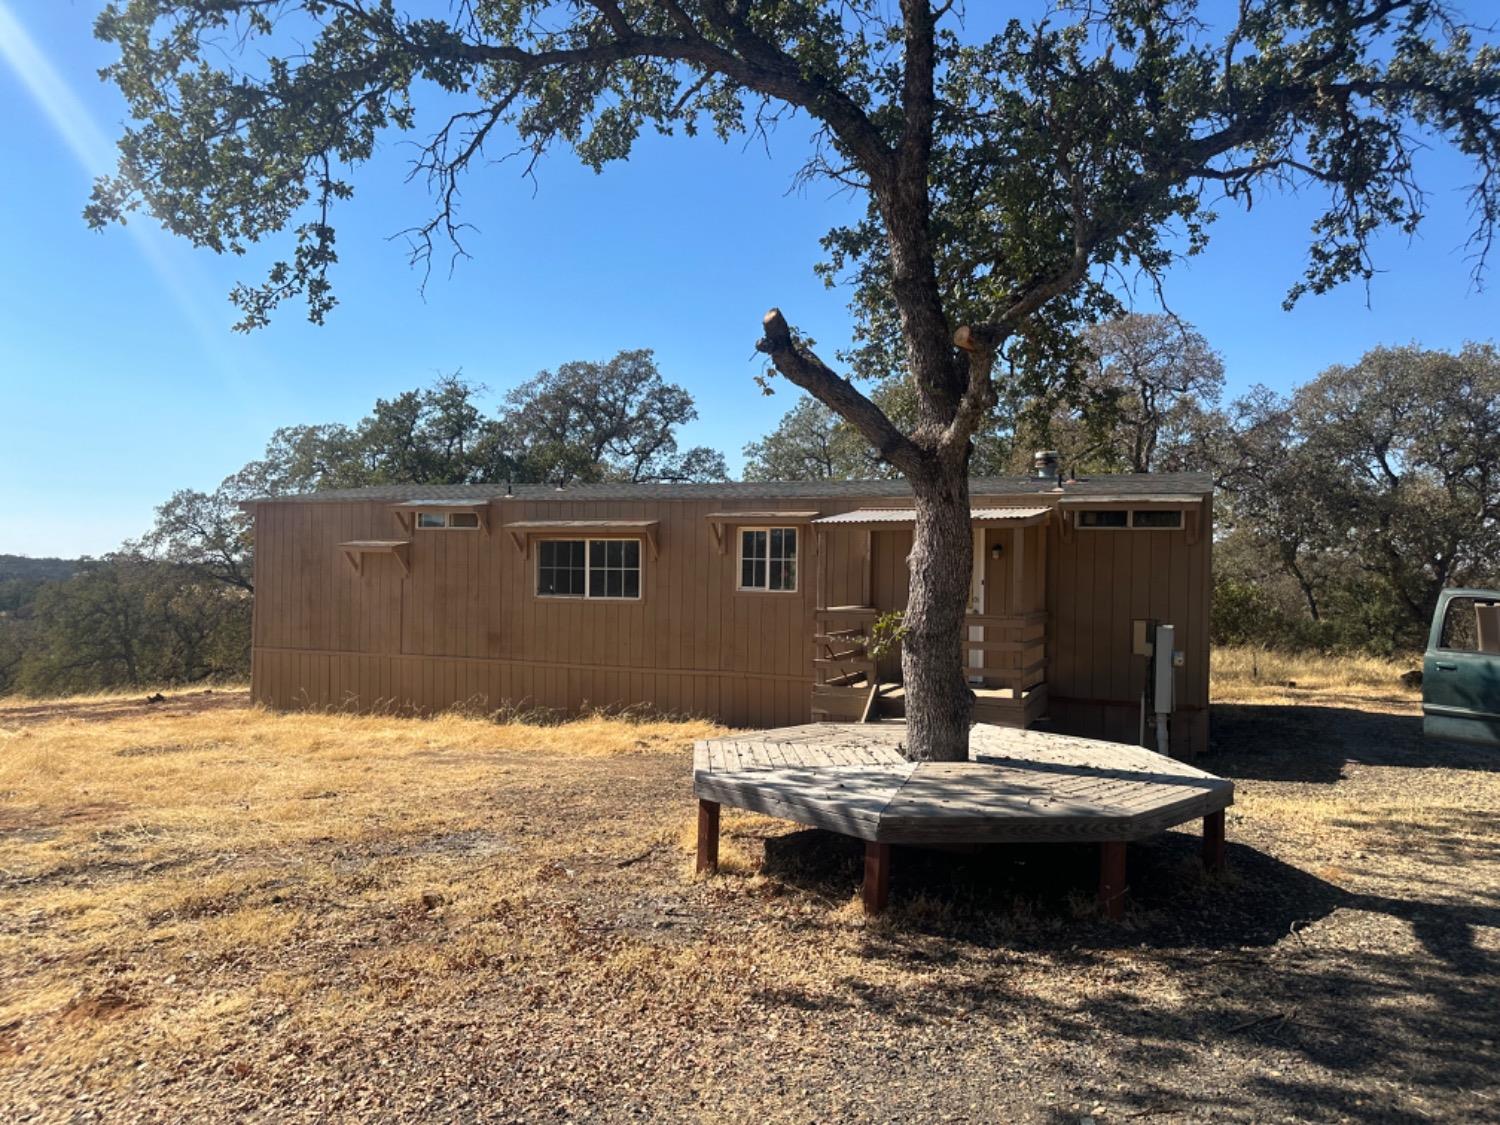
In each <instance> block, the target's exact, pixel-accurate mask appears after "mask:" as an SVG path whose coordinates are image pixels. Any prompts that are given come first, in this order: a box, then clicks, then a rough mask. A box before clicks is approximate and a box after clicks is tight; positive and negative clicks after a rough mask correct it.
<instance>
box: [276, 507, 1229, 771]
mask: <svg viewBox="0 0 1500 1125" xmlns="http://www.w3.org/2000/svg"><path fill="white" fill-rule="evenodd" d="M977 502H978V501H977V500H976V503H977ZM1001 502H1004V501H1001ZM1010 502H1011V503H1017V502H1021V501H1018V500H1017V499H1016V498H1014V497H1012V498H1010ZM1024 502H1027V503H1035V502H1036V498H1034V497H1028V498H1027V499H1026V501H1024ZM868 503H869V501H867V500H866V501H864V502H863V503H862V502H860V501H856V500H854V499H851V498H849V497H839V498H830V499H824V500H817V501H807V502H798V503H797V504H795V505H792V506H793V507H798V508H807V509H816V510H818V511H819V512H820V513H821V514H823V515H831V514H834V513H837V512H842V511H849V510H852V509H854V508H857V507H861V506H867V505H868ZM754 506H755V505H753V504H748V503H739V504H733V503H726V502H725V501H723V500H718V501H696V500H693V501H679V500H671V501H667V500H642V501H610V502H599V501H587V500H578V499H574V498H568V497H565V496H562V497H559V498H558V499H556V500H552V499H547V500H533V499H527V500H520V499H506V500H496V501H495V502H494V503H493V504H492V505H491V507H490V530H489V532H488V533H487V534H486V533H485V532H483V531H479V530H474V531H468V530H463V531H460V530H442V531H438V530H431V531H421V530H418V531H414V532H412V533H411V535H410V536H409V538H410V539H411V548H410V565H411V572H410V574H409V575H404V574H403V573H402V570H401V567H400V564H399V563H398V561H397V560H396V559H395V558H394V557H391V556H389V555H368V556H365V557H364V559H363V566H362V573H358V574H357V573H355V571H354V569H353V568H352V567H350V566H349V564H348V563H347V561H346V560H345V558H344V556H343V554H342V553H341V552H340V550H339V547H338V545H339V544H340V543H343V542H348V541H351V540H357V539H396V538H406V537H407V536H406V535H405V533H404V531H403V529H402V528H401V526H400V524H399V523H398V522H397V520H396V517H395V515H394V513H393V512H392V510H391V507H390V504H389V502H387V501H348V502H331V501H319V502H311V503H308V502H296V501H287V502H264V503H261V504H258V505H257V506H256V510H255V517H256V601H255V620H254V626H253V634H252V635H253V646H254V650H253V653H252V675H253V680H254V685H253V690H254V695H255V698H256V699H257V700H259V701H261V702H263V703H266V704H268V705H271V706H276V707H283V708H296V707H343V708H350V709H357V710H371V709H377V708H388V709H393V710H412V711H419V712H427V711H433V710H438V709H441V708H445V707H450V706H454V705H468V706H472V707H474V708H476V709H494V708H500V707H516V708H530V707H542V708H549V709H558V710H576V709H578V708H580V707H584V706H598V707H623V706H632V705H639V704H648V705H651V706H653V707H655V708H658V709H660V710H662V711H667V712H680V713H691V714H702V715H712V716H716V717H718V718H720V719H722V720H723V721H725V722H728V723H731V724H737V725H747V726H770V725H781V724H789V723H797V722H805V721H807V720H808V719H809V718H810V691H811V683H812V664H811V658H812V643H811V638H812V635H813V632H814V627H813V626H814V619H813V610H814V608H815V605H816V601H817V596H818V590H817V580H818V576H819V573H820V572H821V574H822V580H823V582H824V590H823V593H824V598H825V601H826V603H827V604H829V605H855V604H866V603H868V602H871V601H873V603H874V604H876V605H877V606H879V607H881V608H884V609H900V608H903V607H904V606H905V604H906V597H907V590H908V586H909V575H908V574H907V569H906V556H907V554H908V552H909V551H910V548H911V532H910V529H909V528H899V529H892V530H882V531H878V532H874V533H870V532H868V531H865V530H862V529H855V528H839V527H830V528H828V529H826V530H825V531H824V532H823V533H822V535H821V536H819V535H817V534H815V533H814V532H813V531H812V529H810V528H808V527H805V526H804V527H802V528H800V529H799V536H798V540H799V547H798V572H799V578H798V588H797V590H796V592H794V593H770V592H747V591H741V590H739V589H738V572H739V566H738V563H739V557H738V537H737V533H736V531H735V530H734V529H733V528H726V529H725V546H724V550H723V552H722V553H720V551H719V549H718V548H717V546H716V545H715V543H714V539H713V536H712V534H711V533H710V530H709V521H708V520H707V518H706V517H707V516H708V514H709V513H710V512H714V511H722V510H725V509H726V508H729V509H733V508H736V507H740V508H748V507H754ZM760 506H762V507H764V506H766V505H764V504H762V505H760ZM1207 507H1208V506H1207V505H1205V513H1204V516H1203V524H1204V526H1203V528H1202V531H1201V533H1200V534H1199V536H1198V538H1197V541H1196V542H1195V543H1192V544H1189V543H1188V541H1187V540H1188V537H1187V535H1186V533H1185V532H1182V531H1082V530H1079V531H1074V532H1073V533H1072V535H1071V536H1070V537H1069V539H1068V541H1066V542H1065V541H1062V539H1061V538H1060V537H1059V533H1058V527H1057V523H1056V521H1055V520H1054V521H1053V522H1052V523H1051V524H1049V525H1047V526H1045V527H1033V528H1027V529H1021V530H1020V531H1019V532H1017V531H1015V530H1012V529H1003V528H999V529H994V530H991V531H989V532H988V533H987V536H986V544H987V545H988V544H990V543H994V542H998V543H1001V544H1003V545H1004V546H1005V550H1006V554H1007V556H1008V558H1009V557H1014V552H1015V550H1016V543H1017V537H1018V535H1019V536H1022V537H1024V556H1025V562H1026V568H1025V576H1024V578H1023V583H1022V585H1021V587H1020V588H1019V589H1016V588H1014V587H1013V585H1012V583H1011V581H1010V579H1009V577H1008V575H1007V576H1006V577H1002V576H1001V574H1000V573H999V572H993V573H992V572H990V571H989V569H988V568H990V566H991V563H990V562H989V561H988V560H987V561H986V568H987V578H986V582H987V589H988V591H989V597H990V604H989V607H988V608H989V612H991V613H1000V612H1010V611H1011V610H1012V609H1016V610H1017V611H1024V610H1025V609H1028V608H1042V607H1043V606H1044V607H1045V608H1046V610H1047V611H1048V614H1049V619H1048V669H1047V681H1048V685H1049V689H1050V692H1051V698H1052V701H1053V703H1052V707H1051V711H1052V718H1053V719H1054V720H1055V723H1056V725H1057V727H1058V729H1064V730H1071V731H1075V732H1077V733H1082V734H1094V735H1099V736H1103V737H1110V738H1116V739H1120V740H1127V741H1128V740H1130V739H1133V738H1134V734H1135V724H1136V711H1135V706H1136V702H1135V701H1136V697H1137V696H1138V694H1139V690H1140V682H1141V676H1142V675H1143V669H1142V667H1141V663H1142V662H1141V661H1140V659H1139V658H1137V657H1132V656H1131V655H1130V640H1131V638H1130V622H1131V619H1132V618H1134V617H1154V618H1159V619H1161V620H1165V621H1170V622H1172V623H1173V624H1176V625H1178V628H1179V637H1180V638H1181V639H1180V641H1179V643H1180V644H1181V645H1182V647H1183V648H1184V650H1185V651H1186V653H1187V667H1186V668H1185V669H1184V671H1183V679H1182V682H1181V684H1180V688H1181V696H1180V699H1181V703H1182V706H1183V708H1184V717H1183V722H1182V723H1181V724H1180V726H1181V727H1182V729H1183V731H1184V733H1185V735H1186V736H1187V737H1188V738H1189V740H1190V744H1191V746H1192V748H1194V749H1201V748H1202V743H1203V742H1204V740H1205V739H1206V733H1207V702H1208V698H1207V695H1208V598H1209V594H1210V590H1211V585H1212V584H1211V581H1210V579H1209V572H1208V565H1209V551H1210V540H1211V534H1210V532H1211V528H1210V527H1209V526H1208V512H1207V510H1206V509H1207ZM560 519H613V520H630V519H635V520H656V521H659V522H658V529H657V532H656V536H657V541H658V545H659V548H660V554H659V557H657V558H652V557H651V553H650V550H649V548H648V547H647V546H646V545H645V544H644V543H643V545H642V567H643V573H642V588H641V598H640V600H639V601H618V602H616V601H605V600H575V599H548V598H539V597H537V596H536V593H535V555H536V551H535V545H534V544H533V545H532V548H531V551H530V553H529V557H528V556H527V555H523V553H522V552H521V551H519V550H518V549H517V547H516V544H515V543H514V542H513V540H512V538H511V535H510V534H509V533H507V532H506V530H505V528H504V525H505V524H507V523H511V522H516V521H522V520H560ZM611 534H615V533H611ZM820 538H821V540H822V542H823V544H824V548H823V552H822V554H821V556H819V555H818V554H817V553H816V550H815V549H816V544H817V543H818V541H819V539H820ZM1008 558H1007V562H1008ZM999 565H1000V566H1001V567H1002V568H1003V567H1005V566H1006V565H1007V564H1006V562H1002V563H1001V564H999ZM1017 596H1019V597H1020V599H1021V601H1022V602H1024V603H1026V604H1025V605H1021V606H1017V605H1016V604H1015V599H1016V598H1017Z"/></svg>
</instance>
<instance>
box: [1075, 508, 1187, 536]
mask: <svg viewBox="0 0 1500 1125" xmlns="http://www.w3.org/2000/svg"><path fill="white" fill-rule="evenodd" d="M1078 526H1079V527H1090V528H1095V529H1100V528H1116V529H1119V528H1131V527H1133V528H1136V529H1138V530H1141V531H1180V530H1181V529H1182V510H1181V509H1180V508H1135V509H1133V510H1132V511H1128V512H1127V511H1125V509H1123V508H1105V509H1098V510H1094V511H1084V512H1079V513H1078Z"/></svg>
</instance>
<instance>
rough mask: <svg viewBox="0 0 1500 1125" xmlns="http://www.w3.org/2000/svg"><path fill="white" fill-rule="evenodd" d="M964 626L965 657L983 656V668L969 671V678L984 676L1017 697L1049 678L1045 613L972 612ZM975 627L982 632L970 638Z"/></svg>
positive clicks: (989, 682)
mask: <svg viewBox="0 0 1500 1125" xmlns="http://www.w3.org/2000/svg"><path fill="white" fill-rule="evenodd" d="M964 625H965V628H964V639H963V646H964V652H965V654H968V653H972V652H982V653H984V667H983V668H969V669H967V671H968V672H969V674H970V675H981V676H983V677H984V680H985V683H986V684H988V685H990V686H991V687H1008V688H1010V689H1011V690H1012V691H1014V692H1016V693H1017V694H1018V695H1019V694H1020V693H1021V692H1023V691H1026V690H1028V689H1030V688H1033V687H1035V686H1036V685H1037V684H1039V683H1041V682H1042V681H1044V680H1045V679H1046V678H1047V615H1046V613H1043V612H1040V611H1038V612H1036V613H1021V614H1013V615H1007V616H999V615H995V614H985V613H971V614H969V615H968V616H966V617H965V618H964ZM974 628H978V629H980V630H982V632H981V633H980V636H979V637H978V638H976V639H970V634H971V632H972V630H973V629H974ZM966 663H967V661H966Z"/></svg>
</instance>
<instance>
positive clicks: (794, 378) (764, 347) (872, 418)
mask: <svg viewBox="0 0 1500 1125" xmlns="http://www.w3.org/2000/svg"><path fill="white" fill-rule="evenodd" d="M761 328H762V330H763V332H764V335H763V336H762V337H761V339H760V340H759V342H757V343H756V345H755V350H756V351H758V352H762V353H764V354H765V355H767V356H769V357H770V360H771V362H772V364H774V365H775V367H776V370H777V371H779V372H781V374H782V375H784V376H785V377H786V378H787V379H788V380H789V381H791V382H793V383H795V384H796V385H797V386H799V387H801V388H802V389H803V390H804V391H806V392H807V393H808V394H810V395H812V396H813V398H815V399H817V400H818V401H819V402H821V403H822V404H823V405H824V406H826V407H828V408H829V409H830V410H833V411H834V412H836V413H837V414H839V415H840V416H841V417H843V418H844V419H845V420H847V421H848V422H849V423H850V424H851V425H853V426H854V427H855V428H856V429H858V430H859V432H860V433H861V434H863V435H864V437H865V440H866V441H868V442H869V443H870V444H871V445H873V446H874V447H875V451H876V452H877V453H878V454H879V455H880V457H881V459H882V460H885V461H887V462H889V463H890V464H892V465H894V466H896V468H898V469H900V470H901V471H902V472H903V473H906V474H908V475H909V476H916V475H922V474H923V473H924V472H925V471H926V470H928V468H929V464H928V460H929V459H928V457H927V455H926V454H924V453H923V452H922V450H921V449H919V448H918V447H917V446H916V444H915V443H913V442H912V440H911V439H910V438H908V437H907V436H906V435H905V434H903V433H902V432H901V431H900V430H898V429H897V428H896V427H895V425H894V424H893V423H892V422H891V420H890V419H889V418H887V417H886V416H885V412H884V411H883V410H881V409H880V407H878V406H876V405H875V404H874V403H873V402H871V401H870V400H869V399H868V398H866V397H865V396H864V395H863V394H861V393H860V392H859V390H858V389H857V388H856V387H855V386H854V384H853V383H851V382H850V381H849V380H848V379H845V378H842V377H841V376H839V375H838V374H837V373H836V372H834V370H833V369H832V368H830V367H829V366H828V365H827V364H826V363H824V362H823V361H822V360H821V359H819V358H818V357H817V356H816V355H814V354H813V353H812V351H811V350H809V349H808V348H807V347H806V346H805V345H803V344H802V343H801V342H799V341H798V340H797V339H796V338H795V337H794V336H793V334H792V330H791V328H790V327H788V325H787V322H786V318H785V317H784V316H782V315H781V310H780V309H772V310H771V311H770V312H768V313H766V315H765V319H764V320H763V321H761Z"/></svg>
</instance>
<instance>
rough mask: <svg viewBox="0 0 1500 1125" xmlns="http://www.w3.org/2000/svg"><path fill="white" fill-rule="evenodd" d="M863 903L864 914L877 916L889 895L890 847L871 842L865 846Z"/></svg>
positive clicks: (883, 907)
mask: <svg viewBox="0 0 1500 1125" xmlns="http://www.w3.org/2000/svg"><path fill="white" fill-rule="evenodd" d="M863 891H864V901H865V913H866V914H879V913H880V912H881V911H882V910H884V909H885V904H886V902H887V901H888V900H889V898H890V894H891V846H890V845H889V844H877V843H875V842H874V841H873V840H871V841H870V842H869V843H867V844H865V883H864V888H863Z"/></svg>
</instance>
